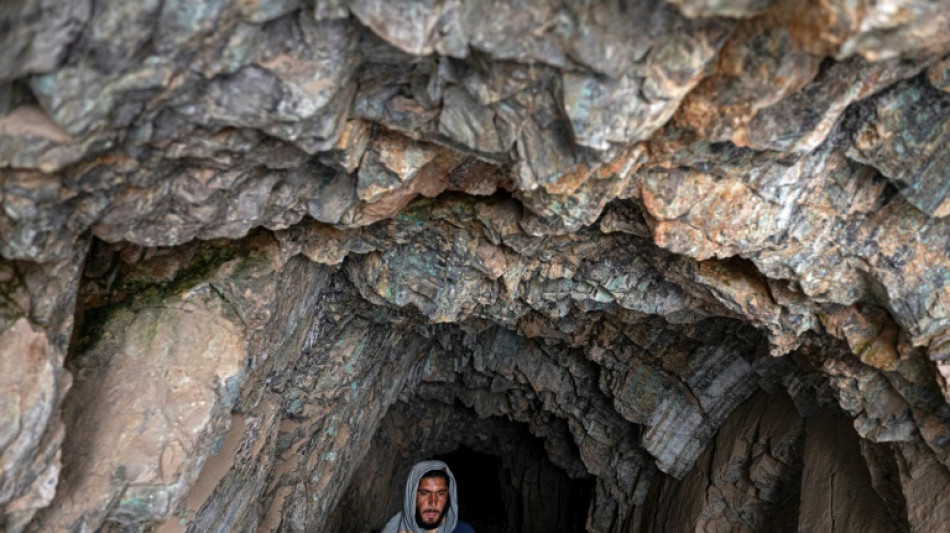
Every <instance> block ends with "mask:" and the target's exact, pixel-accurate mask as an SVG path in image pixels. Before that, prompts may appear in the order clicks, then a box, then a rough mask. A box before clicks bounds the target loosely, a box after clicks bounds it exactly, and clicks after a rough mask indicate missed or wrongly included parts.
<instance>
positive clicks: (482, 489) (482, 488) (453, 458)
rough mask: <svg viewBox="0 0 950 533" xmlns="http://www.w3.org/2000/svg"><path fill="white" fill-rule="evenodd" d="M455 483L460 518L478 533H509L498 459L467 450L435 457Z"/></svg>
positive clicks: (461, 447)
mask: <svg viewBox="0 0 950 533" xmlns="http://www.w3.org/2000/svg"><path fill="white" fill-rule="evenodd" d="M436 459H438V460H440V461H444V462H445V463H446V464H447V465H449V468H451V469H452V472H453V473H454V474H455V479H456V481H457V482H458V496H459V502H458V504H459V517H460V518H461V519H462V520H464V521H466V522H468V523H469V524H471V525H472V527H473V528H474V529H475V531H478V532H479V533H509V532H510V531H512V530H511V528H510V527H509V526H508V513H507V512H506V510H505V502H504V501H503V499H502V488H501V483H502V476H503V475H504V473H503V471H502V468H503V467H502V463H501V459H500V458H498V457H493V456H491V455H486V454H483V453H478V452H476V451H473V450H471V449H469V448H468V447H467V446H459V448H458V449H457V450H455V451H453V452H451V453H447V454H445V455H440V456H437V457H436Z"/></svg>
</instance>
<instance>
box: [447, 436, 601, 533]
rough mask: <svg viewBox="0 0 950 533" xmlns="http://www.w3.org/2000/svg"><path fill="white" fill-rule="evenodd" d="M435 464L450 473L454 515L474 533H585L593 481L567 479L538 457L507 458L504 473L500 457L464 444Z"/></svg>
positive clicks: (540, 454)
mask: <svg viewBox="0 0 950 533" xmlns="http://www.w3.org/2000/svg"><path fill="white" fill-rule="evenodd" d="M538 444H540V443H538ZM539 447H540V445H539ZM542 449H543V448H542ZM538 451H539V452H541V450H538ZM539 456H541V457H543V452H541V453H539ZM436 459H439V460H440V461H444V462H445V463H446V464H448V465H449V468H451V469H452V472H453V473H454V474H455V478H456V480H457V481H458V491H459V516H460V517H461V519H462V520H465V521H466V522H468V523H470V524H472V527H473V528H474V529H475V531H476V532H478V533H575V532H583V531H585V523H586V521H587V511H588V509H589V508H590V502H591V498H592V495H593V483H592V479H570V478H568V477H567V475H566V474H565V473H564V472H563V471H561V470H559V469H558V468H556V467H555V466H554V465H551V464H550V463H548V462H547V461H546V460H543V461H538V460H537V458H534V459H535V460H526V459H527V458H523V457H522V458H519V457H512V458H510V461H509V462H510V464H511V465H510V467H508V468H506V467H505V466H504V462H503V461H502V459H501V458H499V457H496V456H493V455H488V454H484V453H479V452H476V451H474V450H472V449H470V448H468V447H467V446H464V445H460V446H459V447H458V448H457V449H456V450H455V451H453V452H450V453H447V454H443V455H439V456H437V457H436Z"/></svg>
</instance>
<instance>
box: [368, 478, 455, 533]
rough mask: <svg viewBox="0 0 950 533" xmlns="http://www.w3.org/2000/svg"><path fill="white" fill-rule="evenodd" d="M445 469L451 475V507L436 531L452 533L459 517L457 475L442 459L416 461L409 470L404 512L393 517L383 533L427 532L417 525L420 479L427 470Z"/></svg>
mask: <svg viewBox="0 0 950 533" xmlns="http://www.w3.org/2000/svg"><path fill="white" fill-rule="evenodd" d="M433 470H444V471H445V473H446V474H448V476H449V509H448V511H446V513H445V521H444V522H443V523H442V525H440V526H439V527H438V528H437V529H436V530H435V531H436V533H452V531H454V530H455V525H456V524H457V523H458V519H459V504H458V494H457V489H456V487H455V475H454V474H452V471H451V470H449V465H447V464H445V463H443V462H442V461H422V462H421V463H416V466H413V467H412V471H410V472H409V479H407V480H406V494H405V497H404V498H403V502H402V512H401V513H399V514H397V515H396V516H394V517H392V520H390V521H389V523H387V524H386V527H384V528H383V531H382V533H425V532H426V530H425V529H422V528H421V527H419V526H418V525H416V489H418V488H419V480H420V479H422V476H423V475H424V474H425V473H426V472H431V471H433Z"/></svg>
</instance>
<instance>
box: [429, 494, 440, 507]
mask: <svg viewBox="0 0 950 533" xmlns="http://www.w3.org/2000/svg"><path fill="white" fill-rule="evenodd" d="M437 503H439V495H438V494H429V501H428V504H429V505H435V504H437Z"/></svg>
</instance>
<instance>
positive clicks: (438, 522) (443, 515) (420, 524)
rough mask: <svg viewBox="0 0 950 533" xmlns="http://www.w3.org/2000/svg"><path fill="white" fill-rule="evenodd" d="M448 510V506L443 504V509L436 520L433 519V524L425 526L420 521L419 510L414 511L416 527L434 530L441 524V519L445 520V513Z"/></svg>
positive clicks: (420, 513)
mask: <svg viewBox="0 0 950 533" xmlns="http://www.w3.org/2000/svg"><path fill="white" fill-rule="evenodd" d="M448 510H449V504H448V503H446V504H445V508H444V509H442V513H441V514H439V516H438V518H436V519H435V523H432V524H426V523H425V522H423V521H422V512H421V511H420V510H419V509H416V525H417V526H419V527H421V528H425V529H435V528H436V527H438V526H439V524H441V523H442V519H443V518H445V513H446V512H448Z"/></svg>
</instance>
